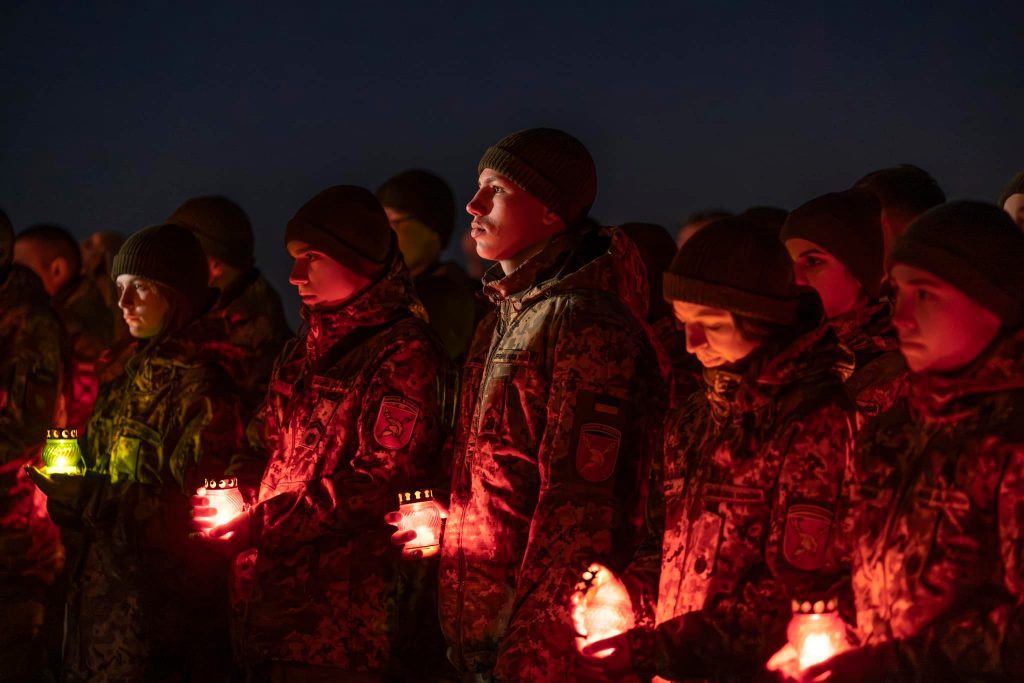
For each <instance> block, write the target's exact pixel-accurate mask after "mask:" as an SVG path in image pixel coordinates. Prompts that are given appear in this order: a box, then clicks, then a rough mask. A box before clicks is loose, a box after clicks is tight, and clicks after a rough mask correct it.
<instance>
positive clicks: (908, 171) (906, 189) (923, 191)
mask: <svg viewBox="0 0 1024 683" xmlns="http://www.w3.org/2000/svg"><path fill="white" fill-rule="evenodd" d="M854 187H859V188H860V189H862V190H867V191H868V192H870V193H872V194H873V195H875V196H876V197H877V198H878V201H879V203H880V204H881V205H882V215H881V221H882V231H883V233H884V234H885V253H886V255H888V254H889V252H890V251H892V246H893V244H895V242H896V238H897V237H899V236H900V235H902V234H903V231H904V230H906V229H907V226H908V225H910V223H911V222H912V221H913V220H914V219H915V218H917V217H918V216H920V215H921V214H922V213H924V212H925V211H927V210H928V209H930V208H932V207H933V206H938V205H939V204H941V203H942V202H944V201H946V193H945V192H943V191H942V188H941V187H939V184H938V183H937V182H935V178H932V177H931V176H930V175H929V174H928V172H927V171H925V170H924V169H923V168H920V167H918V166H914V165H913V164H900V165H899V166H893V167H891V168H882V169H879V170H877V171H872V172H871V173H868V174H867V175H866V176H864V177H863V178H861V179H860V180H858V181H857V182H856V183H854ZM886 265H887V266H888V261H886Z"/></svg>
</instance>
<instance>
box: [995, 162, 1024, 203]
mask: <svg viewBox="0 0 1024 683" xmlns="http://www.w3.org/2000/svg"><path fill="white" fill-rule="evenodd" d="M1021 193H1024V171H1021V172H1020V173H1018V174H1017V175H1015V176H1013V178H1011V179H1010V184H1009V185H1007V186H1006V189H1005V190H1003V194H1002V196H1001V197H999V206H1000V208H1002V206H1003V204H1005V203H1006V200H1007V199H1009V198H1010V197H1012V196H1013V195H1015V194H1021Z"/></svg>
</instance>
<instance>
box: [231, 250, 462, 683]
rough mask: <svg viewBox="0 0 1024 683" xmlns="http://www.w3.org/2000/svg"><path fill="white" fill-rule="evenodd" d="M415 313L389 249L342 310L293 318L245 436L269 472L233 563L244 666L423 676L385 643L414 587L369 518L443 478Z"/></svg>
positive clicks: (446, 389)
mask: <svg viewBox="0 0 1024 683" xmlns="http://www.w3.org/2000/svg"><path fill="white" fill-rule="evenodd" d="M418 308H419V302H418V301H417V300H416V298H415V296H414V294H413V293H412V286H411V281H410V279H409V275H408V271H407V270H406V267H405V265H404V263H403V262H402V260H401V258H400V256H399V255H398V253H397V251H396V252H395V257H394V258H393V259H392V261H391V263H390V267H389V270H388V272H387V274H386V276H385V277H384V278H382V279H381V280H380V281H378V282H377V283H375V284H373V285H372V286H371V287H370V288H369V289H367V290H366V291H364V292H363V293H362V294H360V295H358V296H357V297H356V298H355V299H354V300H352V301H350V302H348V303H346V304H345V305H343V306H341V307H340V308H337V309H335V310H330V311H311V310H308V309H304V310H303V317H304V318H305V320H306V322H307V324H308V329H307V330H306V331H305V332H304V333H303V334H301V335H300V336H298V337H297V338H295V339H294V340H292V341H290V342H289V343H288V344H287V345H286V346H285V349H284V351H283V352H282V354H281V357H280V359H279V361H278V363H277V365H276V368H275V371H274V374H273V378H272V380H271V384H270V390H269V392H268V395H267V399H266V401H265V403H264V404H263V406H262V408H261V409H260V411H259V412H258V414H257V417H256V419H255V420H254V422H253V423H252V424H251V425H250V428H249V435H250V441H251V450H253V451H256V452H261V453H268V454H269V463H268V464H267V467H266V472H265V473H264V475H263V477H262V481H261V482H260V485H259V494H258V503H257V505H256V507H255V508H254V512H253V543H254V546H255V548H254V549H252V550H250V551H247V552H245V553H243V554H242V555H241V556H240V557H239V559H238V560H236V565H235V566H236V570H237V571H236V577H235V588H234V599H235V602H236V606H237V608H238V610H239V614H238V615H237V616H238V618H239V619H240V620H241V621H242V624H241V627H240V630H241V634H242V635H241V637H242V642H241V644H240V646H241V647H240V649H241V650H242V652H243V656H244V657H245V659H246V661H247V663H248V664H257V663H260V662H268V661H281V662H291V663H301V664H312V665H317V666H322V667H332V668H333V669H335V670H337V671H339V672H342V671H343V672H353V673H354V672H377V673H385V672H387V673H391V674H394V675H405V676H411V677H412V678H416V677H417V675H420V674H423V673H424V672H426V671H429V670H430V668H429V664H426V663H424V662H422V661H417V659H416V658H411V657H405V658H403V657H402V654H403V649H402V648H403V647H408V646H410V645H412V646H415V645H416V643H415V642H412V643H409V642H406V643H398V642H396V639H397V636H398V633H399V631H398V629H399V627H400V626H401V624H399V623H398V622H399V616H400V614H401V613H402V610H404V609H406V608H409V603H408V601H409V600H410V599H411V598H410V592H413V591H420V592H421V593H422V591H423V586H422V585H418V584H417V582H416V581H415V576H413V577H412V580H410V576H411V575H410V572H412V574H415V571H416V570H414V567H413V566H412V565H410V563H408V562H404V563H403V561H402V560H401V559H400V552H399V549H398V548H396V547H394V546H392V545H391V544H390V543H389V537H390V535H391V533H392V532H393V531H394V527H391V526H388V525H386V524H384V522H383V519H382V518H383V516H384V514H385V513H387V512H389V511H391V510H394V509H396V508H397V494H398V493H399V492H402V491H408V490H413V489H418V488H433V486H434V485H435V484H437V483H439V482H441V481H442V480H443V478H444V477H445V474H446V473H444V472H443V463H442V461H441V447H442V444H443V442H444V438H445V436H446V434H447V429H446V423H445V419H444V417H443V415H444V412H445V410H444V405H445V404H446V403H448V402H451V401H452V400H453V399H452V398H451V396H450V395H449V393H450V392H451V390H452V384H453V382H452V380H453V371H452V370H451V367H450V362H449V360H448V357H447V354H446V353H445V351H444V348H443V347H442V346H441V343H440V341H439V340H438V339H437V337H436V336H435V335H434V334H433V332H432V331H431V330H430V328H429V326H428V325H427V323H426V322H425V321H424V320H422V319H421V318H420V317H417V316H416V315H414V314H413V312H414V311H415V310H417V309H418ZM244 469H245V468H244V467H243V468H241V469H240V470H239V471H244ZM428 562H429V561H428ZM435 562H436V561H435ZM415 564H416V563H413V565H415ZM424 564H427V563H424ZM428 597H429V599H430V600H431V601H432V600H433V597H434V593H433V591H430V592H429V596H428ZM410 609H411V608H410ZM432 627H433V628H434V629H436V628H437V625H436V620H433V619H431V620H429V621H427V622H426V623H425V624H423V625H422V627H421V628H422V630H421V631H420V632H419V634H418V636H419V637H420V638H421V639H424V640H429V638H430V632H431V628H432ZM405 635H406V637H407V638H409V639H413V638H416V637H417V634H416V633H409V632H408V631H407V632H406V634H405ZM435 643H437V648H436V649H437V655H440V654H441V651H442V648H441V646H440V644H439V637H438V638H437V639H435Z"/></svg>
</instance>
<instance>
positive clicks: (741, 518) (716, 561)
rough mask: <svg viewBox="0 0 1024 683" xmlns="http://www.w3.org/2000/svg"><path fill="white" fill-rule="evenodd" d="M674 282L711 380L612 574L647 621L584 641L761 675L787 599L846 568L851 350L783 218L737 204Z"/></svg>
mask: <svg viewBox="0 0 1024 683" xmlns="http://www.w3.org/2000/svg"><path fill="white" fill-rule="evenodd" d="M665 296H666V297H667V298H668V299H669V300H671V301H672V305H673V309H674V310H675V314H676V317H677V318H678V319H679V320H680V321H681V322H683V323H684V324H685V326H686V347H687V350H689V351H690V353H693V354H695V355H696V356H697V358H698V359H699V360H700V362H701V363H702V364H703V365H704V367H705V372H704V379H705V383H706V385H707V390H706V393H703V392H702V393H698V394H695V395H694V396H693V397H692V400H691V401H690V402H689V403H688V404H686V405H684V406H681V407H680V408H679V409H678V410H675V411H673V413H672V417H671V419H670V420H669V421H668V425H669V427H668V429H667V431H666V438H665V452H664V459H663V461H662V468H663V469H662V470H661V474H662V477H661V478H660V479H658V480H657V486H652V491H651V496H650V501H651V502H650V504H649V510H650V512H651V514H650V520H651V532H652V533H650V534H649V535H648V538H647V542H646V543H645V546H644V548H643V549H642V550H641V551H640V552H639V553H638V554H637V557H636V560H635V562H634V563H633V565H632V566H631V567H630V569H629V571H628V572H627V573H626V582H625V584H622V583H617V582H616V585H617V586H618V587H619V591H620V593H621V594H622V595H623V596H625V591H626V587H627V586H628V588H629V590H630V593H632V601H631V602H632V607H633V612H634V615H635V618H636V621H637V626H636V627H635V628H633V629H630V630H628V631H626V632H625V633H622V634H620V635H618V636H613V637H611V638H608V639H604V640H600V641H598V642H596V643H590V644H589V645H587V646H586V647H585V648H584V650H583V652H584V656H585V658H587V660H589V664H590V665H591V666H593V667H594V668H595V669H597V670H598V671H599V672H600V673H601V674H603V675H610V676H613V677H618V676H625V675H628V674H629V673H631V672H636V673H638V674H640V675H642V676H643V675H646V676H650V675H652V674H657V675H658V676H662V677H664V678H668V679H672V680H690V679H713V680H735V681H750V680H757V678H758V677H759V676H760V675H762V674H763V668H764V665H765V662H766V661H767V660H768V658H769V656H771V654H772V653H773V652H774V651H775V650H776V649H778V648H779V647H780V646H781V645H782V643H784V642H785V634H786V626H787V623H788V621H789V617H790V600H791V599H799V600H812V601H814V600H816V599H818V598H819V597H821V596H825V595H827V594H828V591H829V589H830V588H831V587H832V585H833V583H834V582H836V580H837V579H838V578H839V576H840V575H841V572H842V567H841V565H840V563H839V559H840V558H838V557H834V556H833V554H832V553H831V552H829V546H828V543H827V541H828V539H829V538H830V536H831V535H832V534H833V533H834V529H835V528H836V524H835V515H836V508H837V504H838V503H839V502H840V485H841V482H842V477H843V471H844V467H845V464H846V460H847V458H848V455H849V452H850V450H851V449H852V446H853V438H852V436H853V420H854V408H853V405H852V403H851V401H850V400H849V398H848V397H847V395H846V392H845V389H844V387H843V382H842V377H843V374H844V372H845V371H846V369H847V367H848V363H849V360H850V359H849V354H848V352H846V351H845V350H844V349H842V347H841V346H840V345H839V342H838V339H837V338H836V336H835V333H834V332H832V330H831V329H830V328H829V327H828V326H827V325H822V324H821V322H822V321H821V307H820V303H819V302H818V299H817V297H816V296H815V295H814V294H813V292H806V291H804V292H802V291H801V289H800V288H798V287H797V285H796V283H795V281H794V276H793V268H792V264H791V262H790V259H789V256H788V255H787V254H786V251H785V249H783V247H782V245H781V244H780V243H779V241H778V239H777V238H776V236H775V234H774V233H773V232H772V231H766V230H765V229H764V227H763V226H761V225H757V224H755V223H752V222H750V221H748V220H747V219H745V218H743V217H736V218H726V219H723V220H720V221H717V222H715V223H712V224H711V225H709V226H707V227H706V228H704V229H703V230H701V231H700V232H699V233H697V234H696V235H694V236H693V237H692V238H691V239H690V240H689V241H688V242H687V243H686V244H685V245H683V247H682V248H681V249H680V250H679V253H678V254H677V255H676V258H675V260H674V261H673V262H672V265H671V267H670V268H669V270H668V272H667V273H665ZM597 571H598V572H601V571H605V570H604V568H597ZM595 573H597V572H591V576H593V574H595ZM659 576H660V584H659ZM613 581H614V580H613ZM596 585H597V584H595V590H596ZM583 590H585V591H588V592H589V590H590V589H589V588H587V587H586V586H584V587H583ZM577 599H578V598H577ZM577 599H574V602H576V601H577ZM627 599H628V598H627ZM584 623H585V622H584ZM581 633H582V635H584V636H587V637H589V636H590V634H589V633H586V632H581ZM609 649H611V650H612V652H611V653H609V654H607V656H604V657H602V654H606V653H605V651H606V650H609Z"/></svg>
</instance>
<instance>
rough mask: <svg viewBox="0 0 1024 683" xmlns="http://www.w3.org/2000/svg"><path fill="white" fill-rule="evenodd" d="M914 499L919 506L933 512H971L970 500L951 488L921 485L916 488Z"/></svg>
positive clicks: (961, 492) (964, 494) (962, 493)
mask: <svg viewBox="0 0 1024 683" xmlns="http://www.w3.org/2000/svg"><path fill="white" fill-rule="evenodd" d="M916 498H917V502H918V504H919V505H923V506H924V507H927V508H931V509H933V510H943V511H945V510H949V511H950V512H959V513H965V512H970V510H971V499H970V498H969V497H968V496H967V494H966V493H964V492H963V491H957V490H956V489H952V488H939V487H936V486H926V485H922V486H919V487H918V490H917V492H916Z"/></svg>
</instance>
